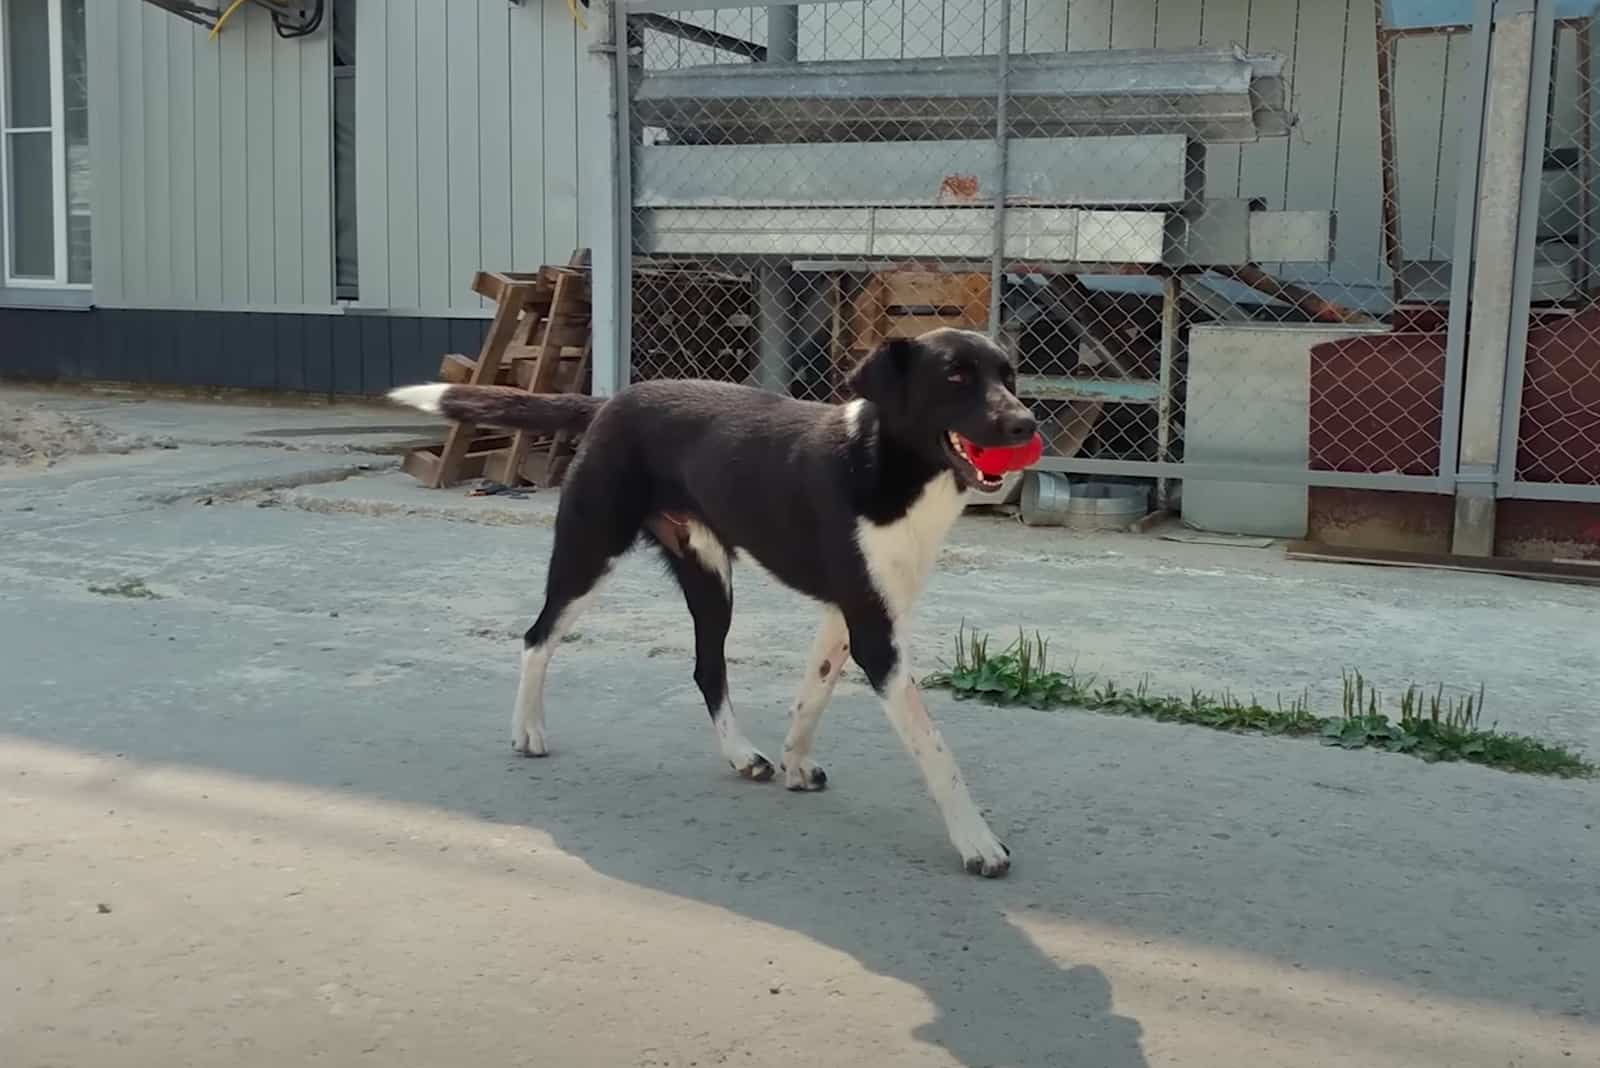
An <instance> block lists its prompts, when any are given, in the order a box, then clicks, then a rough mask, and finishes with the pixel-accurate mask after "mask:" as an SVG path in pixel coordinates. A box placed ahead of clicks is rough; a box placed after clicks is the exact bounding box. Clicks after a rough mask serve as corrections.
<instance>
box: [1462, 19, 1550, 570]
mask: <svg viewBox="0 0 1600 1068" xmlns="http://www.w3.org/2000/svg"><path fill="white" fill-rule="evenodd" d="M1538 6H1539V7H1542V8H1547V7H1548V4H1547V3H1545V2H1543V0H1540V2H1539V5H1538ZM1546 14H1548V12H1546ZM1539 26H1540V22H1539V19H1538V15H1537V13H1536V4H1535V0H1500V2H1499V3H1498V4H1497V6H1496V20H1495V25H1494V35H1493V38H1492V40H1491V41H1490V45H1489V70H1488V79H1489V80H1488V91H1487V95H1486V97H1485V115H1484V131H1483V145H1482V148H1483V170H1482V178H1481V184H1480V186H1479V189H1478V193H1479V196H1478V225H1477V233H1478V245H1477V267H1476V269H1475V271H1474V272H1473V279H1472V307H1471V313H1470V314H1471V320H1470V324H1471V325H1470V332H1469V333H1468V336H1467V363H1466V370H1465V379H1464V383H1463V389H1464V393H1463V401H1462V408H1461V451H1460V467H1459V470H1458V474H1457V477H1456V507H1455V527H1454V535H1453V537H1452V540H1451V547H1452V550H1453V551H1454V552H1456V553H1460V554H1463V555H1467V556H1490V555H1493V553H1494V526H1495V498H1494V493H1495V478H1496V468H1497V465H1498V462H1499V459H1500V455H1499V454H1500V438H1501V419H1502V406H1503V400H1504V396H1505V383H1506V363H1507V356H1508V353H1507V343H1508V341H1509V339H1510V333H1509V331H1510V328H1511V319H1512V305H1513V289H1514V286H1515V276H1516V273H1517V257H1518V255H1519V245H1520V242H1519V241H1518V237H1519V231H1520V229H1521V228H1520V227H1519V226H1518V222H1519V218H1520V216H1521V214H1522V203H1523V191H1524V190H1523V186H1524V173H1525V171H1526V167H1525V164H1526V161H1527V156H1526V153H1527V134H1528V129H1529V127H1528V121H1529V114H1528V113H1529V108H1530V98H1529V93H1530V89H1531V86H1530V79H1529V70H1530V69H1531V68H1532V66H1533V64H1534V62H1535V57H1534V52H1535V41H1536V38H1537V37H1539V36H1540V34H1539V33H1538V32H1537V31H1538V29H1539ZM1545 41H1546V47H1547V48H1548V46H1549V45H1548V42H1549V38H1548V36H1546V37H1545ZM1535 106H1539V107H1540V108H1541V110H1542V103H1536V105H1535ZM1541 129H1542V127H1541ZM1535 188H1537V182H1535Z"/></svg>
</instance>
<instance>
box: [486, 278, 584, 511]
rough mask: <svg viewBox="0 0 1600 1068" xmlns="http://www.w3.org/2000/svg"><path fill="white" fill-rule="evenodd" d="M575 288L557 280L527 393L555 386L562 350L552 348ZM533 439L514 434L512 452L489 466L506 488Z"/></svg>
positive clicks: (516, 475) (565, 280) (525, 433)
mask: <svg viewBox="0 0 1600 1068" xmlns="http://www.w3.org/2000/svg"><path fill="white" fill-rule="evenodd" d="M574 288H575V286H574V280H573V276H572V275H570V274H563V275H561V276H560V277H559V278H558V279H557V280H556V292H555V296H554V297H553V298H552V299H551V301H550V315H549V317H548V318H547V319H545V320H544V322H543V323H542V324H540V327H539V334H538V341H539V344H538V355H537V358H536V359H535V360H534V363H533V373H532V381H530V382H529V383H528V386H527V389H528V392H529V393H549V392H551V390H552V388H553V386H554V385H555V377H556V370H557V368H558V366H559V364H560V358H561V350H560V347H559V346H558V345H556V344H555V338H556V335H557V334H558V333H559V332H560V331H562V330H563V329H564V328H565V326H566V318H567V315H568V314H569V313H570V312H571V310H572V309H573V308H574V307H575V302H574V300H573V297H572V290H573V289H574ZM530 318H531V317H530ZM534 436H535V435H534V434H533V432H531V431H527V430H519V431H517V434H516V436H515V437H514V438H512V440H511V448H510V449H508V450H507V451H506V455H505V456H504V457H503V458H502V459H501V460H500V461H498V464H499V466H495V465H491V467H490V470H491V471H499V472H500V473H501V475H502V476H503V477H502V478H501V479H500V481H502V482H504V483H506V485H508V486H509V485H515V484H516V481H517V479H518V478H519V477H520V472H521V470H522V464H523V462H524V461H525V460H526V459H527V458H528V451H529V450H530V449H531V448H532V447H533V439H534ZM541 436H542V435H541Z"/></svg>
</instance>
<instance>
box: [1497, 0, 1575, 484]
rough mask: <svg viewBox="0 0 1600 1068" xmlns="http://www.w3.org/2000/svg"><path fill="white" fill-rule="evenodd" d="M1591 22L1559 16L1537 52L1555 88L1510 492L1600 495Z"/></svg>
mask: <svg viewBox="0 0 1600 1068" xmlns="http://www.w3.org/2000/svg"><path fill="white" fill-rule="evenodd" d="M1595 31H1596V27H1595V26H1594V25H1593V21H1592V20H1591V19H1587V18H1584V19H1567V20H1562V21H1559V22H1557V23H1556V24H1555V27H1554V33H1553V43H1552V46H1551V48H1550V49H1549V50H1548V52H1544V51H1541V52H1540V53H1539V54H1538V55H1536V56H1535V61H1534V68H1535V69H1534V75H1533V88H1534V91H1535V92H1537V91H1538V90H1540V89H1542V88H1545V86H1546V83H1547V84H1548V88H1547V91H1546V96H1545V99H1544V100H1543V101H1542V103H1543V106H1544V110H1545V112H1546V116H1545V125H1544V130H1543V138H1542V140H1540V141H1537V142H1536V143H1537V144H1540V145H1541V146H1542V148H1543V153H1542V157H1541V158H1540V159H1538V160H1537V164H1538V167H1537V172H1536V173H1537V179H1538V182H1539V185H1538V189H1537V191H1536V194H1535V195H1536V196H1537V204H1538V216H1537V222H1536V229H1535V231H1534V233H1533V243H1532V246H1531V247H1529V248H1527V249H1525V250H1522V251H1523V259H1524V261H1525V265H1524V268H1523V269H1524V270H1525V271H1526V272H1527V273H1528V275H1529V276H1530V277H1529V279H1528V291H1529V313H1528V317H1527V323H1526V331H1525V334H1524V335H1523V336H1522V338H1521V340H1522V345H1521V353H1520V356H1521V359H1520V360H1518V359H1517V358H1516V357H1517V355H1518V353H1517V352H1516V351H1513V359H1512V361H1511V369H1510V373H1511V384H1510V389H1509V390H1508V391H1507V395H1508V400H1509V403H1508V404H1507V406H1506V413H1505V415H1506V419H1507V425H1506V433H1505V436H1504V439H1503V440H1504V445H1503V452H1505V453H1508V455H1503V456H1502V460H1501V462H1502V472H1503V475H1504V477H1503V479H1502V490H1503V491H1504V492H1505V495H1508V496H1520V495H1533V494H1537V495H1540V496H1548V497H1556V498H1561V497H1566V498H1569V499H1575V500H1577V499H1587V500H1600V305H1597V304H1596V302H1595V284H1596V271H1597V265H1596V255H1597V254H1600V248H1597V242H1596V236H1597V230H1596V228H1597V224H1600V218H1597V215H1596V212H1597V210H1600V203H1597V201H1596V197H1597V195H1600V186H1597V185H1596V165H1597V158H1596V147H1597V146H1596V144H1595V138H1596V135H1597V132H1600V131H1597V129H1596V122H1597V121H1600V120H1597V118H1596V112H1595V105H1596V103H1597V93H1600V87H1597V86H1596V85H1595V76H1596V67H1595V64H1596V55H1595V52H1594V48H1595V46H1596V44H1600V40H1597V39H1596V36H1595ZM1535 113H1536V112H1535ZM1531 171H1533V168H1530V172H1531Z"/></svg>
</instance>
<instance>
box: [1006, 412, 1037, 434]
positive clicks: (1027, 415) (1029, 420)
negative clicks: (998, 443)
mask: <svg viewBox="0 0 1600 1068" xmlns="http://www.w3.org/2000/svg"><path fill="white" fill-rule="evenodd" d="M1036 429H1038V421H1037V420H1036V419H1034V417H1033V413H1032V412H1029V411H1027V410H1025V409H1024V410H1023V411H1019V412H1013V413H1011V414H1010V415H1007V416H1004V417H1002V418H1001V420H1000V433H1002V434H1004V435H1005V437H1006V440H1007V441H1011V442H1024V441H1027V440H1028V439H1029V438H1031V437H1033V432H1034V431H1035V430H1036Z"/></svg>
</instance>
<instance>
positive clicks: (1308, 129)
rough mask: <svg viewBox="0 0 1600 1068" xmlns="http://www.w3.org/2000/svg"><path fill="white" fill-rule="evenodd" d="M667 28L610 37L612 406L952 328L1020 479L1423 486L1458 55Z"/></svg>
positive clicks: (852, 19) (1458, 89)
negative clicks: (617, 192)
mask: <svg viewBox="0 0 1600 1068" xmlns="http://www.w3.org/2000/svg"><path fill="white" fill-rule="evenodd" d="M666 6H667V5H666V4H665V3H661V2H658V0H634V2H633V3H632V4H631V6H630V11H631V12H632V13H631V14H630V15H629V17H628V23H627V37H628V41H627V44H628V48H627V53H628V57H629V63H628V70H627V75H626V80H627V83H628V92H627V97H628V107H629V109H630V110H629V116H630V120H631V121H630V125H631V144H630V146H629V155H630V158H631V172H632V173H631V175H630V181H631V187H632V193H633V200H632V203H633V219H632V225H633V241H634V246H633V247H634V252H635V261H634V289H633V326H632V347H631V361H632V362H631V367H632V375H633V377H634V378H635V379H644V378H657V377H677V376H685V375H695V376H707V377H716V378H724V379H729V380H734V381H741V382H749V383H753V384H758V385H761V386H764V387H767V388H771V389H775V390H781V391H786V392H789V393H791V394H792V395H794V396H798V397H807V398H814V399H820V400H836V399H840V398H841V397H842V396H843V382H844V379H845V377H846V375H847V373H848V371H849V369H850V367H851V366H852V365H853V364H854V362H855V361H856V360H858V359H859V358H860V357H861V356H862V355H864V354H865V353H866V352H868V351H870V350H871V349H872V348H873V347H874V346H875V345H877V344H878V343H880V342H881V341H882V340H883V339H885V338H889V337H896V336H908V335H915V334H919V333H922V332H924V331H926V330H929V329H932V328H934V327H938V326H960V327H966V328H970V329H975V330H981V331H986V332H988V333H990V334H991V335H993V336H995V337H996V338H997V339H999V340H1001V341H1002V342H1003V344H1004V345H1005V346H1006V347H1007V348H1008V349H1009V350H1010V351H1011V352H1012V354H1013V355H1014V358H1015V359H1016V361H1017V364H1018V370H1019V378H1020V383H1021V392H1023V393H1024V394H1025V396H1026V399H1027V400H1028V401H1029V402H1030V403H1031V404H1032V405H1033V407H1034V409H1035V412H1036V414H1037V415H1038V416H1039V418H1040V422H1041V428H1042V430H1043V432H1044V434H1045V438H1046V440H1047V443H1048V446H1047V458H1046V460H1045V462H1044V465H1043V466H1044V467H1046V468H1047V469H1052V468H1053V469H1055V470H1058V471H1070V472H1077V473H1081V474H1092V475H1096V476H1100V477H1107V476H1134V477H1144V478H1163V479H1166V478H1182V479H1184V480H1185V482H1184V496H1185V506H1186V509H1187V508H1188V506H1189V505H1190V504H1191V503H1192V502H1191V498H1192V497H1193V496H1196V495H1199V496H1202V497H1203V496H1204V495H1205V494H1206V493H1208V492H1211V491H1212V490H1215V489H1218V488H1219V487H1222V488H1226V487H1227V486H1229V485H1233V486H1234V487H1235V488H1237V484H1239V483H1252V484H1258V485H1259V484H1267V485H1269V486H1270V485H1272V484H1278V485H1280V486H1285V485H1286V486H1288V487H1289V488H1290V489H1293V486H1292V484H1293V483H1300V484H1301V485H1302V486H1303V485H1305V484H1307V483H1310V484H1314V485H1315V484H1321V485H1342V486H1371V487H1382V488H1426V489H1429V490H1438V489H1440V488H1442V487H1443V486H1444V484H1445V483H1446V482H1447V481H1448V480H1450V479H1452V478H1453V477H1454V473H1455V472H1454V454H1453V437H1454V434H1455V433H1456V430H1455V422H1456V419H1455V414H1454V412H1453V408H1454V405H1453V404H1452V403H1451V402H1449V401H1448V400H1447V398H1449V397H1452V396H1456V395H1458V394H1459V388H1460V381H1461V360H1462V359H1463V357H1462V336H1463V335H1464V329H1461V326H1462V323H1461V322H1460V321H1459V320H1462V318H1463V317H1464V315H1465V309H1464V300H1463V296H1464V294H1463V292H1462V288H1463V286H1462V284H1460V283H1459V281H1458V277H1457V276H1458V274H1459V272H1455V271H1454V270H1453V261H1454V260H1455V259H1456V258H1457V251H1456V250H1457V247H1458V242H1457V236H1456V235H1457V234H1458V233H1460V232H1462V227H1463V225H1465V226H1466V228H1467V229H1466V232H1468V233H1470V232H1471V221H1472V220H1471V210H1470V209H1471V200H1472V198H1473V196H1474V193H1473V184H1472V183H1473V182H1474V181H1475V178H1476V170H1475V168H1476V161H1477V155H1478V148H1477V141H1476V138H1477V137H1478V131H1479V129H1480V126H1479V124H1480V123H1481V118H1482V115H1481V109H1480V108H1479V107H1478V104H1477V102H1478V101H1481V100H1482V97H1483V91H1482V85H1483V82H1482V77H1483V73H1482V63H1481V56H1479V57H1478V61H1477V62H1476V63H1475V62H1474V54H1475V50H1479V51H1481V50H1482V49H1483V48H1484V47H1485V46H1484V44H1483V41H1484V39H1485V37H1486V34H1485V35H1475V34H1473V33H1471V32H1470V30H1471V27H1470V26H1469V25H1462V26H1449V27H1430V28H1427V29H1418V28H1414V27H1404V26H1396V25H1394V24H1393V22H1392V20H1390V19H1387V18H1386V17H1385V11H1386V8H1387V7H1388V4H1387V3H1386V2H1384V0H1378V2H1374V0H1281V2H1274V3H1260V2H1251V0H1204V2H1201V0H1070V2H1069V0H1009V2H1008V0H864V2H863V0H850V2H837V3H806V4H801V5H798V6H788V7H781V6H780V7H747V8H719V9H716V10H710V11H667V10H665V9H664V8H665V7H666ZM1468 21H1469V22H1470V19H1469V20H1468ZM1586 113H1587V112H1586ZM1464 162H1465V163H1466V166H1463V163H1464ZM1463 198H1465V199H1466V201H1467V203H1466V205H1465V208H1463V204H1462V200H1463ZM1453 322H1455V325H1456V326H1457V329H1456V330H1454V331H1452V329H1451V326H1452V323H1453ZM1535 378H1537V376H1535V375H1532V374H1531V373H1530V389H1533V388H1535V386H1534V379H1535ZM1441 456H1447V457H1448V462H1445V463H1441ZM1304 499H1305V498H1304V491H1303V490H1301V491H1300V503H1299V505H1298V507H1299V510H1300V514H1301V516H1302V517H1303V515H1304ZM1236 503H1237V501H1235V504H1236ZM1266 507H1270V504H1269V505H1266Z"/></svg>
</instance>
